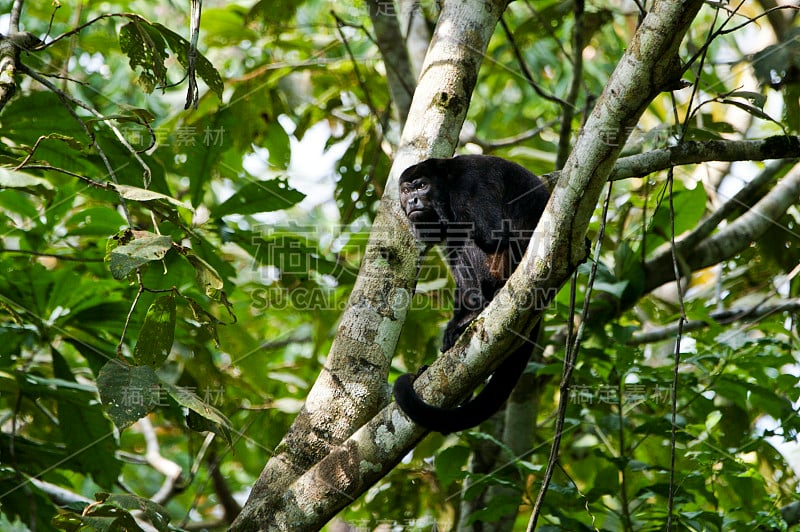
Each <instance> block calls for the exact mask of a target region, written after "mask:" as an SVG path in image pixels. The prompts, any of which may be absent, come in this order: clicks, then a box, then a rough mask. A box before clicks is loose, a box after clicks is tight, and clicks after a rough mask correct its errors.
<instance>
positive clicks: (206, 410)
mask: <svg viewBox="0 0 800 532" xmlns="http://www.w3.org/2000/svg"><path fill="white" fill-rule="evenodd" d="M161 385H162V386H163V387H164V389H165V390H166V391H167V393H168V394H169V396H170V397H172V398H173V399H174V400H175V402H177V403H178V404H179V405H181V406H184V407H186V408H188V409H189V410H191V411H192V412H194V413H195V414H197V415H198V416H200V417H201V418H202V419H203V420H205V422H207V423H203V424H202V425H203V426H201V427H200V428H199V430H211V431H213V432H214V433H215V434H218V435H219V436H222V437H223V438H225V441H227V442H228V443H231V441H232V440H231V422H230V421H228V418H226V417H225V416H224V415H223V414H222V412H220V411H219V410H217V409H216V408H214V407H213V406H211V405H210V404H208V403H206V402H205V401H203V400H202V399H200V398H199V397H198V396H197V395H196V394H194V393H192V392H191V390H188V389H187V388H183V387H180V386H175V385H173V384H170V383H168V382H163V381H162V383H161ZM197 426H198V425H197V421H195V422H194V423H193V426H192V428H194V427H197Z"/></svg>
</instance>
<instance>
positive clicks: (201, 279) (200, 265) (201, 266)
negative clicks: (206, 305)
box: [186, 251, 224, 298]
mask: <svg viewBox="0 0 800 532" xmlns="http://www.w3.org/2000/svg"><path fill="white" fill-rule="evenodd" d="M186 260H188V261H189V264H191V265H192V267H193V268H194V277H195V281H196V282H197V286H199V287H200V289H201V290H203V292H204V293H205V294H206V295H207V296H208V297H211V298H216V296H217V294H218V292H219V291H220V290H222V287H223V286H224V282H223V281H222V277H220V275H219V274H218V273H217V271H216V270H215V269H214V268H213V267H212V266H211V265H210V264H209V263H207V262H206V261H204V260H203V259H201V258H200V257H198V256H197V254H196V253H194V252H192V251H189V252H188V253H187V254H186Z"/></svg>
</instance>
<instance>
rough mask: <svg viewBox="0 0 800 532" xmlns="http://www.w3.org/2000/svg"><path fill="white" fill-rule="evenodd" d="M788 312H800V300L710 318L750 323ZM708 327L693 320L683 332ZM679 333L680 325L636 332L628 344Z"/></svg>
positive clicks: (740, 310) (672, 337) (738, 310)
mask: <svg viewBox="0 0 800 532" xmlns="http://www.w3.org/2000/svg"><path fill="white" fill-rule="evenodd" d="M787 310H789V311H792V312H797V311H798V310H800V298H794V299H787V300H786V301H782V302H780V303H773V304H770V305H757V306H755V307H753V308H746V309H745V308H732V309H727V310H719V311H716V312H712V313H711V314H710V315H709V316H710V317H711V318H712V319H713V320H714V321H716V322H717V323H731V322H734V321H741V322H744V323H749V322H753V321H758V320H760V319H761V318H763V317H765V316H770V315H772V314H775V313H778V312H785V311H787ZM708 326H709V323H708V322H706V321H704V320H692V321H688V322H686V323H684V324H683V327H682V332H684V333H687V332H691V331H697V330H700V329H705V328H706V327H708ZM677 332H678V324H670V325H667V326H666V327H659V328H657V329H651V330H647V331H639V332H635V333H633V336H631V339H630V340H628V342H627V343H628V345H641V344H649V343H653V342H661V341H664V340H669V339H675V335H676V334H677Z"/></svg>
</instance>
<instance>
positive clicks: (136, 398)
mask: <svg viewBox="0 0 800 532" xmlns="http://www.w3.org/2000/svg"><path fill="white" fill-rule="evenodd" d="M97 389H98V391H99V392H100V400H101V401H102V402H103V405H104V406H105V408H106V413H107V414H108V416H109V417H110V418H111V421H113V422H114V424H115V425H116V426H117V427H119V428H121V429H123V428H125V427H128V426H130V425H132V424H134V423H135V422H136V421H138V420H139V419H141V418H143V417H144V416H146V415H147V414H148V413H149V412H150V411H152V410H153V408H155V407H156V406H157V405H159V404H160V401H161V387H160V386H159V383H158V376H156V374H155V372H154V371H153V368H151V367H150V366H128V365H125V364H123V363H122V362H119V361H118V360H110V361H109V362H107V363H106V365H105V366H103V369H101V370H100V373H99V374H98V375H97Z"/></svg>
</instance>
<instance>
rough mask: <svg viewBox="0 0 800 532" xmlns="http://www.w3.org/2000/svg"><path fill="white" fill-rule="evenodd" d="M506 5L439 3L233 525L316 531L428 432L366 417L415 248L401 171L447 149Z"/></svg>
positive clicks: (393, 337) (409, 281)
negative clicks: (294, 390) (356, 266)
mask: <svg viewBox="0 0 800 532" xmlns="http://www.w3.org/2000/svg"><path fill="white" fill-rule="evenodd" d="M505 7H506V1H505V0H499V1H494V2H480V1H478V0H469V1H465V2H447V3H446V4H445V6H444V9H443V11H442V13H441V15H440V17H439V24H438V25H437V27H436V32H435V34H434V37H433V40H432V42H431V46H430V50H429V52H428V54H427V56H426V60H425V64H424V65H423V68H422V73H421V75H420V81H419V85H418V87H417V89H416V92H415V94H414V99H413V101H412V104H411V110H410V112H409V125H408V126H407V127H406V128H405V129H404V131H403V137H402V139H401V143H400V148H399V150H398V153H397V156H396V157H395V161H394V164H393V166H392V170H391V172H390V176H389V180H388V183H387V187H386V193H385V194H384V197H383V199H382V200H381V204H380V208H379V211H378V215H377V216H376V219H375V223H374V225H373V229H372V233H371V236H370V242H369V243H368V245H367V249H366V252H365V257H364V261H363V263H362V266H361V270H360V272H359V276H358V279H357V280H356V284H355V286H354V288H353V293H352V295H351V297H350V301H349V303H348V306H347V308H346V309H345V311H344V313H343V315H342V320H341V324H340V326H339V330H338V332H337V336H336V339H335V340H334V343H333V345H332V346H331V351H330V353H329V354H328V359H327V361H326V363H325V367H324V370H323V372H322V373H321V374H320V376H319V378H318V379H317V381H316V383H315V384H314V386H313V387H312V389H311V391H310V392H309V395H308V398H307V400H306V404H305V405H304V407H303V409H302V410H301V412H300V413H299V414H298V416H297V418H296V419H295V421H294V422H293V424H292V426H291V428H290V429H289V431H288V433H287V434H286V436H285V437H284V438H283V441H282V442H281V443H280V444H279V446H278V449H277V452H276V454H275V455H274V456H273V457H272V458H271V459H270V460H269V462H268V463H267V464H266V466H265V467H264V470H263V471H262V472H261V475H260V477H259V479H258V481H256V483H255V485H254V486H253V490H252V491H251V493H250V497H249V499H248V501H247V503H246V504H245V506H244V508H243V509H242V513H241V514H240V515H239V517H238V518H237V519H236V521H235V522H234V524H233V526H232V529H233V530H238V531H243V530H293V531H294V530H315V529H317V528H319V527H320V526H322V525H323V524H324V523H325V522H327V521H328V520H329V519H330V518H331V517H333V516H334V515H335V514H336V512H338V511H339V510H340V509H341V508H342V507H344V506H345V505H346V504H349V503H351V502H352V501H353V500H354V499H355V498H356V497H357V496H358V495H359V494H360V493H362V492H363V491H364V490H365V489H366V488H367V487H369V486H370V485H372V484H373V483H374V482H376V481H377V480H379V479H380V478H382V477H383V476H384V475H385V474H386V473H388V472H389V471H390V470H391V469H392V468H393V467H394V466H395V465H396V464H397V463H398V462H399V460H400V459H401V458H402V456H403V455H404V454H405V453H406V452H407V451H408V450H409V449H411V448H413V446H414V445H415V444H416V443H417V442H418V441H419V439H420V438H421V437H422V436H423V435H424V432H423V431H422V430H420V429H419V428H417V427H415V426H414V425H413V424H412V423H411V422H410V421H409V420H407V419H405V418H404V417H402V420H403V421H404V423H403V427H404V428H405V431H404V433H403V436H402V437H397V435H393V434H392V432H393V430H394V427H393V424H392V423H390V422H389V418H386V417H381V416H379V417H377V418H373V416H374V415H375V414H376V413H377V412H378V411H379V410H380V408H381V407H382V406H384V405H385V404H386V403H387V402H388V400H389V394H388V388H387V386H386V380H387V376H388V372H389V362H390V360H391V357H392V355H393V353H394V349H395V346H396V344H397V337H398V335H399V334H400V329H401V328H402V325H403V322H404V321H405V314H406V311H407V309H408V305H409V304H410V301H411V294H412V293H413V287H414V283H415V281H416V274H417V269H418V262H419V252H420V251H421V250H420V249H419V248H417V247H416V246H415V244H414V240H413V235H412V233H411V230H410V227H409V225H408V220H407V219H406V217H405V215H404V214H403V213H402V211H401V210H400V208H399V203H398V201H397V196H398V192H397V178H398V176H399V174H400V173H401V172H402V170H404V169H405V168H407V167H408V166H410V165H411V164H414V163H416V162H418V161H420V160H423V159H426V158H429V157H447V156H450V155H452V153H453V151H454V150H455V147H456V145H457V142H458V132H459V131H460V130H461V125H462V124H463V121H464V117H465V116H466V112H467V109H468V108H469V102H470V98H471V96H472V89H473V87H474V86H475V83H476V80H477V75H478V69H479V67H480V64H481V60H482V58H483V53H484V52H485V50H486V47H487V45H488V43H489V38H490V37H491V35H492V33H493V30H494V27H495V25H496V24H497V21H498V20H499V18H500V15H501V14H502V12H503V10H504V9H505ZM384 413H387V414H391V415H394V416H395V418H393V419H392V421H396V420H397V419H398V416H399V415H400V414H399V411H396V410H394V409H391V410H389V411H388V412H387V411H386V410H384ZM370 418H373V419H372V421H371V422H370V423H369V424H368V425H365V426H364V427H362V429H361V430H359V431H358V432H356V433H355V434H353V431H354V430H355V429H357V428H358V427H359V426H361V425H362V424H363V423H364V422H365V421H366V420H368V419H370ZM379 428H380V429H381V430H380V432H376V431H377V430H378V429H379ZM348 436H349V437H350V438H349V440H347V441H344V440H345V439H346V438H348ZM314 464H316V465H314ZM312 466H313V467H312Z"/></svg>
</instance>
